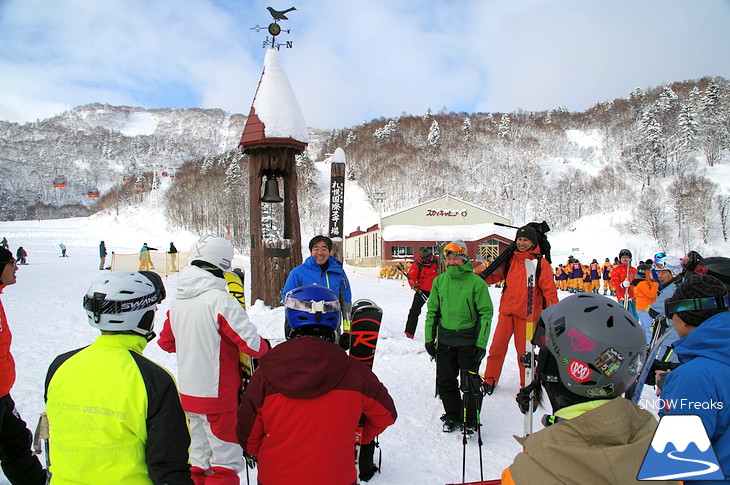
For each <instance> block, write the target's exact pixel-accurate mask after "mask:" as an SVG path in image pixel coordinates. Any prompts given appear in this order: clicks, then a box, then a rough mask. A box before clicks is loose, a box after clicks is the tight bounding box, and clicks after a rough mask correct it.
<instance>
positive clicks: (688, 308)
mask: <svg viewBox="0 0 730 485" xmlns="http://www.w3.org/2000/svg"><path fill="white" fill-rule="evenodd" d="M728 308H730V299H729V298H728V297H727V296H711V297H708V298H691V299H688V300H676V301H667V302H665V303H664V313H666V315H667V318H668V319H671V318H672V315H674V314H675V313H678V312H692V311H698V310H727V309H728Z"/></svg>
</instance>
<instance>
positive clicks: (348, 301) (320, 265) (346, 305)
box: [281, 236, 352, 349]
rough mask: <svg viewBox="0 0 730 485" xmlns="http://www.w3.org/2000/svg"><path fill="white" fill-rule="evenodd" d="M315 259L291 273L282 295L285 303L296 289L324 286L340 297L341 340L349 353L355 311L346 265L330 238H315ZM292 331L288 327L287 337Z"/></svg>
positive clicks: (312, 243) (311, 243)
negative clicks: (351, 312)
mask: <svg viewBox="0 0 730 485" xmlns="http://www.w3.org/2000/svg"><path fill="white" fill-rule="evenodd" d="M309 252H310V254H311V256H309V257H308V258H307V259H305V260H304V262H303V263H302V264H300V265H299V266H297V267H295V268H294V269H292V270H291V272H290V273H289V276H288V277H287V279H286V283H285V284H284V289H283V290H282V291H281V301H282V303H283V302H284V298H285V297H286V294H287V293H289V292H290V291H291V290H293V289H294V288H298V287H300V286H304V285H313V284H314V285H320V286H324V287H325V288H329V289H330V290H331V291H332V293H334V294H335V295H337V298H338V300H339V302H340V308H341V310H342V335H341V336H340V337H339V343H340V346H341V347H343V348H345V349H347V348H349V343H350V310H351V309H352V292H351V290H350V281H349V280H348V279H347V275H346V274H345V270H344V268H343V267H342V263H341V262H340V261H338V260H337V259H336V258H335V257H333V256H330V253H331V252H332V240H331V239H330V238H328V237H327V236H314V237H313V238H312V240H311V241H309ZM290 331H291V329H290V327H289V324H288V323H286V324H285V326H284V336H285V337H287V336H288V335H289V332H290Z"/></svg>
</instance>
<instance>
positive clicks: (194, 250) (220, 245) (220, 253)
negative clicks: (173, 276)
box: [190, 234, 233, 271]
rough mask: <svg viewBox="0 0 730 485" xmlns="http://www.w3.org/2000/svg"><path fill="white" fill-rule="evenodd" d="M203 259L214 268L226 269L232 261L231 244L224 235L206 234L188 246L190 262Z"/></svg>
mask: <svg viewBox="0 0 730 485" xmlns="http://www.w3.org/2000/svg"><path fill="white" fill-rule="evenodd" d="M193 261H205V262H206V263H209V264H212V265H213V266H215V267H216V268H219V269H222V270H223V271H228V270H230V269H231V262H232V261H233V245H232V244H231V241H229V240H228V239H226V238H224V237H220V236H214V235H212V234H206V235H205V236H203V237H201V238H200V239H198V240H197V241H195V243H193V245H192V247H191V248H190V262H193Z"/></svg>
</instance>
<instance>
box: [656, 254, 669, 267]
mask: <svg viewBox="0 0 730 485" xmlns="http://www.w3.org/2000/svg"><path fill="white" fill-rule="evenodd" d="M666 257H667V255H666V253H656V254H655V255H654V267H655V268H656V269H662V268H664V264H665V263H666V262H665V261H664V258H666Z"/></svg>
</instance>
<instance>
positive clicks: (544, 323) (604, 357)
mask: <svg viewBox="0 0 730 485" xmlns="http://www.w3.org/2000/svg"><path fill="white" fill-rule="evenodd" d="M535 337H536V339H535V340H538V342H536V343H539V344H540V345H541V346H542V349H541V350H540V353H542V352H545V351H547V352H549V354H550V356H552V358H553V359H552V360H553V362H554V364H555V365H556V367H557V374H558V375H557V377H558V379H559V381H560V383H561V384H562V385H563V386H565V388H566V389H567V390H568V391H569V392H570V393H572V394H575V395H576V396H580V397H582V398H584V399H583V400H592V399H611V398H614V397H618V396H620V395H622V394H623V393H624V392H625V391H626V390H627V389H628V388H629V387H630V386H631V384H633V382H634V381H635V380H636V378H637V377H638V375H639V371H640V370H641V367H642V365H643V364H644V361H645V358H646V336H645V334H644V330H643V329H642V328H641V325H639V323H638V322H637V321H636V319H635V318H634V317H633V316H632V315H631V314H630V313H629V312H628V311H627V310H626V309H624V308H623V307H622V306H621V305H620V304H618V302H616V301H615V300H611V299H609V298H607V297H605V296H603V295H598V294H596V293H581V294H578V295H572V296H569V297H568V298H565V299H564V300H561V301H560V302H559V303H556V304H555V305H552V306H549V307H547V308H546V309H545V310H543V311H542V313H541V315H540V318H539V320H538V332H537V333H536V335H535ZM543 338H544V341H543V342H539V340H542V339H543ZM535 340H533V341H535ZM541 360H542V359H541ZM538 365H539V364H538ZM550 367H551V366H550V365H547V372H548V373H550ZM538 373H539V374H540V373H541V371H540V370H539V369H538ZM541 380H543V383H544V382H545V381H547V382H549V381H550V376H549V375H548V376H545V375H543V376H542V377H541ZM548 392H549V391H548ZM552 399H553V397H551V401H552Z"/></svg>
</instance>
